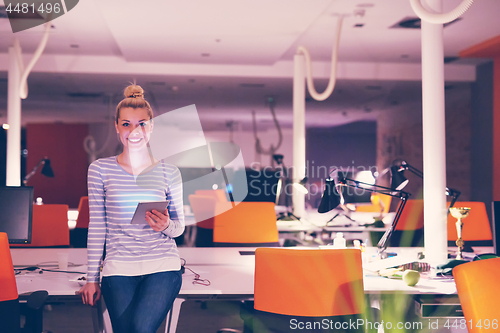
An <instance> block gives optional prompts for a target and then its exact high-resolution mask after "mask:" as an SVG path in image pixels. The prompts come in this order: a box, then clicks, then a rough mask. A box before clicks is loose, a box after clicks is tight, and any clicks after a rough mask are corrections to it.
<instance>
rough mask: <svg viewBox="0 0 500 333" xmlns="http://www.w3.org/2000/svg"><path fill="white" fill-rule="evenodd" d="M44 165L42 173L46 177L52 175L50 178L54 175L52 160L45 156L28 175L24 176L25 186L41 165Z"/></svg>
mask: <svg viewBox="0 0 500 333" xmlns="http://www.w3.org/2000/svg"><path fill="white" fill-rule="evenodd" d="M42 165H43V167H42V171H41V173H42V175H44V176H46V177H50V178H53V177H54V171H53V170H52V167H51V166H50V160H49V158H48V157H47V156H45V157H43V158H42V159H41V160H40V162H38V164H37V165H36V166H35V167H34V168H33V170H31V172H30V173H29V174H27V175H26V177H24V179H23V186H26V184H27V183H28V180H29V179H30V178H31V177H33V176H34V175H35V173H36V171H37V170H38V168H40V166H42Z"/></svg>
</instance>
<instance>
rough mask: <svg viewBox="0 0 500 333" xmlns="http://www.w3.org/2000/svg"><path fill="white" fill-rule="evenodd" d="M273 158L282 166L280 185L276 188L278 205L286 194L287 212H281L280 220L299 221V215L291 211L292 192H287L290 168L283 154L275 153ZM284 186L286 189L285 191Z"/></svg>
mask: <svg viewBox="0 0 500 333" xmlns="http://www.w3.org/2000/svg"><path fill="white" fill-rule="evenodd" d="M273 159H274V161H275V162H276V163H277V164H278V166H279V167H281V176H280V179H279V180H278V186H277V189H276V205H278V203H279V201H280V197H281V195H284V196H285V198H284V199H285V207H286V213H280V216H279V217H278V220H287V221H290V220H291V221H294V220H297V221H299V220H300V219H299V218H298V217H297V216H295V215H294V214H293V213H292V212H290V204H291V202H290V201H291V200H290V194H289V193H287V185H288V184H289V183H290V180H289V178H288V170H287V168H286V166H285V163H284V162H283V155H281V154H274V155H273ZM302 181H304V179H303V180H302ZM305 182H307V178H306V179H305ZM305 182H304V184H305ZM283 188H284V189H285V190H284V191H283ZM304 189H305V187H304Z"/></svg>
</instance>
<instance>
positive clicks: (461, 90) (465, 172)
mask: <svg viewBox="0 0 500 333" xmlns="http://www.w3.org/2000/svg"><path fill="white" fill-rule="evenodd" d="M470 94H471V88H470V84H455V83H447V88H446V90H445V98H446V178H447V186H449V187H451V188H454V189H457V190H459V191H461V192H462V194H461V196H460V198H459V200H462V201H465V200H470V199H471V179H470V172H471V135H472V134H471V126H470V123H471V119H472V117H471V106H470V103H465V104H464V103H463V102H462V101H463V96H470ZM468 100H470V97H469V99H468ZM377 126H378V133H377V142H378V144H377V166H378V168H379V169H380V170H382V169H384V168H387V167H389V166H390V165H392V162H393V161H394V160H395V159H403V160H405V161H407V162H408V163H409V164H410V165H412V166H414V167H415V168H417V169H419V170H421V171H423V170H422V169H423V158H422V156H423V152H422V105H421V103H414V104H405V109H404V110H403V109H400V108H395V109H393V110H388V111H387V112H383V113H381V115H380V116H379V118H378V121H377ZM405 176H406V177H407V178H408V179H409V180H410V182H409V184H408V185H407V186H406V187H405V189H404V190H405V191H407V192H409V193H411V194H412V196H411V198H413V199H415V198H421V196H422V184H423V182H422V180H421V179H420V178H418V177H417V176H415V175H413V174H411V173H410V172H409V171H407V172H405ZM389 178H390V177H389V175H387V176H386V177H385V178H384V179H381V180H382V181H383V182H384V183H385V185H388V184H389ZM443 190H444V189H443Z"/></svg>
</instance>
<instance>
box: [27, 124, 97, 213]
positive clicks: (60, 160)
mask: <svg viewBox="0 0 500 333" xmlns="http://www.w3.org/2000/svg"><path fill="white" fill-rule="evenodd" d="M87 134H88V125H86V124H62V123H61V124H28V125H27V126H26V148H27V149H28V157H27V161H26V170H28V171H27V172H28V173H29V171H31V170H32V169H33V168H34V167H35V166H36V165H37V164H38V162H39V161H40V160H41V159H42V158H43V157H44V156H48V157H49V159H50V161H51V166H52V169H53V170H54V178H47V177H45V176H43V175H41V173H40V171H41V170H40V169H39V170H37V172H36V174H35V175H34V176H33V177H32V178H31V179H30V180H29V182H28V186H33V187H34V195H35V198H36V197H42V198H43V202H44V203H46V204H67V205H69V207H70V208H77V207H78V202H79V200H80V197H82V196H85V195H87V167H88V164H87V154H86V153H85V151H84V149H83V145H82V143H83V139H84V138H85V137H86V136H87Z"/></svg>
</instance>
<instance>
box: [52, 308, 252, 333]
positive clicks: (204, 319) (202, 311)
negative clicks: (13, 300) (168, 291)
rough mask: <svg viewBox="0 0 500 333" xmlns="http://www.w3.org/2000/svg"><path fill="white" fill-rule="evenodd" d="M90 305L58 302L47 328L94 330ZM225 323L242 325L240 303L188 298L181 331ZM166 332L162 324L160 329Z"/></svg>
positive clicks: (76, 332)
mask: <svg viewBox="0 0 500 333" xmlns="http://www.w3.org/2000/svg"><path fill="white" fill-rule="evenodd" d="M92 327H93V326H92V315H91V311H90V307H88V306H85V305H83V304H79V303H73V302H72V303H56V304H52V305H51V306H50V307H46V309H45V311H44V330H49V331H51V332H52V333H93V329H92ZM223 327H229V328H236V329H242V327H243V322H242V320H241V319H240V316H239V303H238V302H226V301H208V302H203V303H202V302H197V301H186V302H184V303H183V304H182V307H181V313H180V317H179V322H178V326H177V332H178V333H205V332H206V333H209V332H213V333H215V332H217V330H218V329H220V328H223ZM160 332H161V333H163V332H165V326H164V324H162V326H161V327H160V329H159V330H158V333H160Z"/></svg>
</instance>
